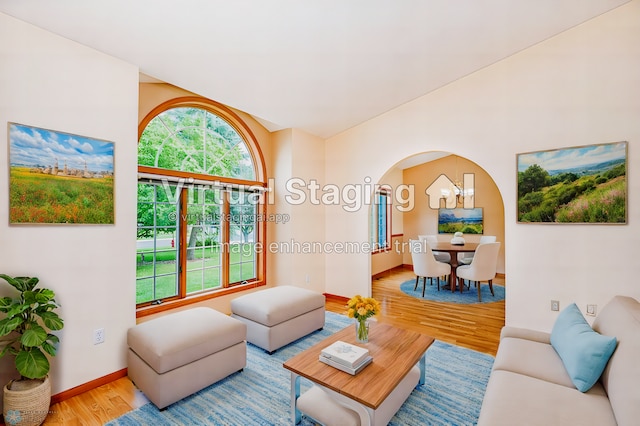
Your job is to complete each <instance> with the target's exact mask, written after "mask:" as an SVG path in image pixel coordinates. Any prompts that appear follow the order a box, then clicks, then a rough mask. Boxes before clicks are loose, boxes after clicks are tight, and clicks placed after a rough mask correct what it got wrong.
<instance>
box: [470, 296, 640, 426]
mask: <svg viewBox="0 0 640 426" xmlns="http://www.w3.org/2000/svg"><path fill="white" fill-rule="evenodd" d="M593 330H594V331H596V332H598V333H600V334H601V335H604V336H615V338H616V339H617V347H616V348H615V351H614V352H613V355H611V358H609V361H608V363H607V364H606V366H605V367H604V371H603V373H602V375H601V376H600V378H599V379H598V381H597V382H596V383H595V384H594V385H593V387H591V388H590V389H589V390H587V391H586V392H581V391H579V390H578V389H577V388H576V386H575V385H574V381H572V379H571V377H570V375H569V373H568V372H567V369H566V368H565V364H564V363H563V361H562V359H561V357H560V356H559V355H558V353H557V352H556V350H555V349H554V347H553V346H552V344H551V341H552V337H551V335H552V333H553V331H552V333H544V332H539V331H533V330H526V329H521V328H513V327H505V328H504V329H503V330H502V334H501V340H500V345H499V347H498V353H497V355H496V359H495V363H494V366H493V370H492V372H491V376H490V378H489V383H488V385H487V391H486V393H485V396H484V400H483V403H482V408H481V411H480V417H479V420H478V425H479V426H496V425H544V426H549V425H581V426H586V425H594V426H595V425H597V426H605V425H624V426H627V425H638V424H640V391H638V386H639V384H640V303H639V302H638V301H637V300H635V299H633V298H631V297H624V296H616V297H614V298H613V299H612V300H611V301H610V302H609V303H608V304H607V305H606V306H605V307H604V308H603V309H602V311H601V312H600V314H599V315H598V316H597V318H596V320H595V321H594V323H593Z"/></svg>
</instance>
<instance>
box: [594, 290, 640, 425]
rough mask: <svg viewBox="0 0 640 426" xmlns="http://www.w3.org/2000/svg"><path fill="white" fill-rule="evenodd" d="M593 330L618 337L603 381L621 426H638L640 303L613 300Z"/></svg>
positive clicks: (639, 416)
mask: <svg viewBox="0 0 640 426" xmlns="http://www.w3.org/2000/svg"><path fill="white" fill-rule="evenodd" d="M593 329H594V330H596V331H597V332H599V333H602V334H606V335H609V336H616V337H617V338H618V347H617V348H616V351H615V352H614V353H613V355H612V356H611V359H610V360H609V363H608V364H607V366H606V367H605V369H604V372H603V373H602V377H601V378H600V380H601V382H602V385H603V386H604V389H605V390H606V391H607V395H608V396H609V400H610V401H611V407H612V408H613V412H614V413H615V416H616V421H617V422H618V424H619V425H623V426H624V425H637V424H638V421H639V419H640V392H638V391H637V388H638V384H639V383H640V362H639V360H640V303H639V302H638V301H637V300H635V299H633V298H631V297H625V296H616V297H614V298H613V299H612V300H611V301H610V302H609V303H608V304H607V305H606V306H605V307H604V308H603V309H602V311H600V313H599V314H598V316H597V318H596V320H595V321H594V323H593Z"/></svg>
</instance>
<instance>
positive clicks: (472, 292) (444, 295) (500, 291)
mask: <svg viewBox="0 0 640 426" xmlns="http://www.w3.org/2000/svg"><path fill="white" fill-rule="evenodd" d="M444 284H445V282H444V281H443V280H440V291H438V286H437V285H436V282H435V279H434V281H433V285H429V279H427V287H426V290H425V291H424V297H422V278H420V282H419V283H418V288H417V289H416V290H415V291H414V290H413V287H414V286H415V285H416V280H415V278H414V279H412V280H409V281H405V282H403V283H402V284H400V290H402V292H403V293H405V294H408V295H409V296H413V297H417V298H418V299H425V300H431V301H434V302H447V303H466V304H469V303H493V302H498V301H500V300H504V286H502V285H497V284H494V285H493V293H494V294H495V296H492V295H491V291H490V290H489V284H485V283H482V286H481V288H480V291H481V295H482V302H478V289H477V288H475V287H474V286H473V284H471V288H470V289H468V288H466V287H465V288H464V291H463V292H462V294H461V293H460V291H459V290H456V292H455V293H452V292H451V290H443V289H442V286H443V285H444Z"/></svg>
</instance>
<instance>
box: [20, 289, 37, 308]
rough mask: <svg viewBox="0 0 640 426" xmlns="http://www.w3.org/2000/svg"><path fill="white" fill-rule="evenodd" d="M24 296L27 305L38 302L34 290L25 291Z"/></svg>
mask: <svg viewBox="0 0 640 426" xmlns="http://www.w3.org/2000/svg"><path fill="white" fill-rule="evenodd" d="M22 297H24V303H25V304H26V305H33V304H34V303H36V295H35V293H34V292H33V291H25V292H24V293H22Z"/></svg>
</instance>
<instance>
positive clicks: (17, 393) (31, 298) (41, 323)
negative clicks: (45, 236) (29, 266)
mask: <svg viewBox="0 0 640 426" xmlns="http://www.w3.org/2000/svg"><path fill="white" fill-rule="evenodd" d="M0 278H2V279H3V280H5V281H6V282H8V283H9V284H10V285H11V286H13V287H14V288H15V289H16V290H17V291H18V295H17V297H14V298H11V297H3V298H0V312H4V313H5V314H6V317H5V318H3V319H2V320H0V345H2V346H1V347H2V351H1V352H0V357H3V356H5V355H7V354H12V355H15V366H16V369H17V370H18V373H19V374H20V379H19V380H12V381H10V382H9V383H7V385H6V386H5V387H4V395H3V410H2V411H3V415H4V419H5V422H6V423H7V424H9V425H39V424H41V423H42V422H43V421H44V419H45V418H46V417H47V413H48V411H49V404H50V401H51V383H50V382H49V377H48V374H49V368H50V365H49V359H48V358H47V354H48V355H50V356H55V354H56V349H57V348H56V344H57V343H58V342H59V339H58V336H56V335H54V334H51V333H50V332H49V331H53V330H61V329H62V327H63V325H64V324H63V321H62V319H61V318H60V317H59V316H58V314H56V313H55V312H54V310H55V309H56V308H58V304H57V303H56V301H55V299H54V297H55V293H54V292H53V291H52V290H49V289H46V288H38V289H36V288H35V287H36V285H37V284H38V282H39V281H40V280H39V279H38V278H36V277H10V276H8V275H5V274H0Z"/></svg>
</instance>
